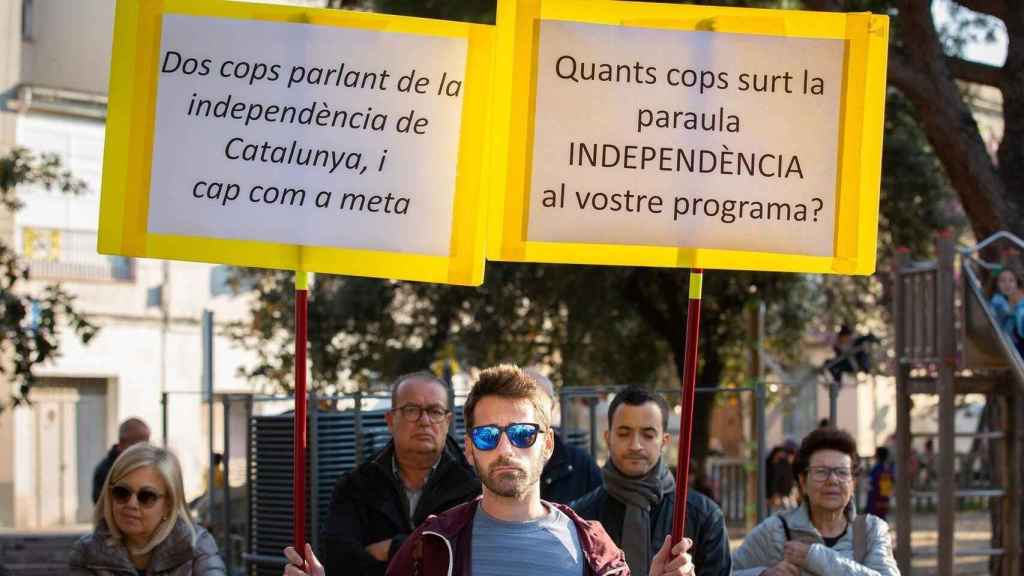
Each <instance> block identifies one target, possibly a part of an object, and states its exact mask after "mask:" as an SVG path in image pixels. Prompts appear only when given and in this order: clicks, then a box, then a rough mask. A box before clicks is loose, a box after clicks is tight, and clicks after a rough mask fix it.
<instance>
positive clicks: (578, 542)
mask: <svg viewBox="0 0 1024 576" xmlns="http://www.w3.org/2000/svg"><path fill="white" fill-rule="evenodd" d="M464 413H465V417H466V428H467V429H468V430H469V433H468V434H467V436H466V456H467V458H468V459H469V461H470V462H471V463H472V464H473V466H474V467H475V468H476V471H477V475H479V476H480V480H481V482H482V483H483V496H482V497H481V498H478V499H476V500H475V501H473V502H469V503H466V504H462V505H460V506H456V507H455V508H453V509H451V510H449V511H447V512H445V513H443V514H440V515H438V516H433V517H431V518H428V519H427V521H426V522H425V523H424V524H423V525H422V526H420V528H418V529H417V530H416V532H415V533H414V534H413V535H412V536H410V537H409V538H408V539H407V540H406V541H405V543H404V544H403V545H402V548H401V549H400V550H399V551H398V553H397V554H396V555H395V557H394V558H393V559H392V561H391V564H390V565H389V566H388V574H389V575H394V576H405V575H409V574H417V575H421V576H446V575H450V576H465V575H469V574H472V575H473V576H498V575H502V576H508V575H520V574H523V575H526V574H544V575H546V576H612V575H615V576H626V575H629V574H631V572H630V569H629V566H628V565H627V564H626V562H625V559H624V557H623V553H622V551H621V550H620V549H619V548H618V547H617V546H615V543H614V542H612V541H611V539H610V538H609V537H608V534H607V533H605V531H604V529H603V528H602V527H601V525H600V524H599V523H596V522H586V521H584V520H583V519H582V518H580V517H579V516H577V515H576V513H575V512H573V511H572V509H570V508H569V507H567V506H564V505H561V504H555V503H551V502H545V501H543V500H541V498H540V477H541V471H542V470H543V468H544V464H545V462H547V460H548V458H550V457H551V453H552V451H553V450H554V436H553V435H552V430H551V422H550V415H551V399H550V398H549V397H548V395H547V394H546V393H545V392H544V391H543V390H542V389H541V388H540V387H538V386H537V383H536V382H535V381H534V380H533V379H532V378H530V377H529V376H528V375H527V374H526V373H524V372H523V371H522V370H521V369H519V368H518V367H516V366H510V365H502V366H497V367H494V368H488V369H487V370H484V371H483V372H482V373H481V374H480V377H479V379H478V380H477V382H476V384H475V385H474V387H473V390H472V391H471V392H470V394H469V397H468V398H467V400H466V405H465V407H464ZM689 546H690V543H689V541H687V540H684V541H683V542H680V543H679V544H677V545H676V546H675V548H674V549H672V551H671V553H670V550H669V548H670V543H669V541H668V539H666V540H665V543H664V545H662V547H661V550H660V551H659V552H658V554H657V555H656V556H655V557H654V559H653V561H652V562H651V566H650V571H649V573H648V574H650V575H651V576H683V575H686V574H692V573H693V564H692V563H691V562H690V556H689V554H687V553H686V552H687V549H688V548H689Z"/></svg>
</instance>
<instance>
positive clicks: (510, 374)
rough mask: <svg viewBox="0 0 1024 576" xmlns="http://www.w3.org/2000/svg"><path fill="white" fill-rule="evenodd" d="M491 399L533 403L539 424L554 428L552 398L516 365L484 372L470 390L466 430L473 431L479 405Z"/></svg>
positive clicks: (546, 427)
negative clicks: (486, 399) (482, 401)
mask: <svg viewBox="0 0 1024 576" xmlns="http://www.w3.org/2000/svg"><path fill="white" fill-rule="evenodd" d="M487 396H498V397H500V398H507V399H509V400H529V401H530V403H531V404H533V411H534V412H536V414H537V420H538V424H540V425H541V428H543V429H545V430H547V429H549V428H551V398H550V397H549V396H548V395H547V392H545V391H544V389H543V388H541V387H540V386H538V385H537V382H535V381H534V379H533V378H531V377H530V376H529V375H527V374H526V372H524V371H523V370H522V369H521V368H519V367H518V366H516V365H514V364H500V365H498V366H494V367H492V368H488V369H486V370H484V371H483V372H481V373H480V376H479V377H478V378H477V380H476V384H474V385H473V389H472V390H470V391H469V396H468V397H467V398H466V405H465V406H463V408H462V409H463V415H464V416H465V419H466V429H467V430H471V429H472V428H473V426H474V423H475V420H474V418H473V410H474V409H475V408H476V405H477V402H479V401H480V400H481V399H482V398H486V397H487Z"/></svg>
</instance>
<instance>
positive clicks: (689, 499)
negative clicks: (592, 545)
mask: <svg viewBox="0 0 1024 576" xmlns="http://www.w3.org/2000/svg"><path fill="white" fill-rule="evenodd" d="M675 502H676V495H675V493H674V492H672V493H669V494H667V495H666V496H665V497H664V498H662V500H661V502H659V503H658V505H657V506H655V507H654V509H653V510H651V552H654V553H656V552H657V551H658V550H659V549H661V545H662V544H663V543H664V542H665V535H666V534H671V533H672V512H673V507H674V506H675ZM572 508H573V509H574V510H576V513H577V514H579V515H580V516H582V517H584V518H586V519H587V520H598V521H600V522H601V524H602V525H604V529H605V530H607V531H608V534H609V535H610V536H611V537H612V540H614V541H615V543H616V544H618V543H619V542H622V521H623V518H625V516H626V506H625V505H624V504H623V503H622V502H620V501H618V500H616V499H615V498H610V497H609V495H608V492H607V490H605V489H604V487H601V488H598V489H597V490H594V491H593V492H591V493H590V494H587V495H586V496H584V497H583V498H581V499H579V500H577V501H576V502H573V503H572ZM683 535H684V536H686V537H687V538H689V539H690V540H693V549H692V550H690V554H691V555H692V556H693V565H694V567H695V568H696V569H697V576H726V575H728V574H731V573H732V560H731V559H730V556H729V535H728V533H727V532H726V530H725V517H724V516H723V515H722V511H721V510H720V509H719V508H718V505H717V504H715V502H714V501H713V500H711V499H710V498H708V497H707V496H704V495H703V494H701V493H700V492H697V491H695V490H689V491H688V492H687V495H686V526H684V527H683Z"/></svg>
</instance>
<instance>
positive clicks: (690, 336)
mask: <svg viewBox="0 0 1024 576" xmlns="http://www.w3.org/2000/svg"><path fill="white" fill-rule="evenodd" d="M703 283H704V271H703V270H702V269H700V268H694V269H693V270H690V302H689V305H688V307H687V311H686V342H685V343H684V347H685V354H684V356H683V382H682V388H683V389H682V399H683V413H682V417H681V418H680V420H679V452H678V458H677V460H676V505H675V509H674V511H673V514H672V545H673V546H674V545H675V544H676V543H677V542H679V541H680V540H682V539H683V529H684V527H685V526H686V495H687V493H688V490H689V480H690V454H691V452H692V450H691V448H692V439H693V438H692V437H693V403H694V395H695V393H696V389H697V344H698V340H699V338H700V298H701V288H702V286H703Z"/></svg>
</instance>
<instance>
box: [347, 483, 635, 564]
mask: <svg viewBox="0 0 1024 576" xmlns="http://www.w3.org/2000/svg"><path fill="white" fill-rule="evenodd" d="M481 499H482V498H477V499H476V500H474V501H473V502H468V503H466V504H463V505H461V506H459V507H457V508H453V509H451V510H449V511H447V512H445V513H443V514H441V515H439V516H431V517H430V518H428V519H427V521H426V522H424V523H423V525H421V526H420V527H419V528H417V529H416V532H415V533H413V535H412V536H411V537H409V538H408V539H407V540H406V541H405V543H404V544H403V545H402V548H401V549H400V550H399V551H398V553H397V554H395V557H394V558H392V559H391V564H390V565H389V566H388V572H387V574H388V576H467V575H468V574H469V573H470V570H471V569H472V566H473V563H472V560H471V558H470V551H471V550H472V544H471V543H472V537H473V517H474V515H475V514H476V509H477V506H478V505H479V504H480V500H481ZM552 506H557V507H558V509H559V510H561V511H562V512H564V513H565V515H567V516H568V517H569V518H570V519H571V520H572V521H573V524H575V525H576V531H577V533H578V535H579V539H580V547H581V548H582V549H583V555H584V556H585V557H586V561H587V569H586V571H585V572H584V576H613V575H614V576H629V574H630V572H629V566H627V565H626V559H625V556H624V555H623V553H622V550H619V547H618V546H616V545H615V543H614V542H612V540H611V538H609V537H608V534H607V533H606V532H605V531H604V528H602V527H601V525H600V524H598V523H597V522H587V521H585V520H583V519H582V518H580V517H579V516H578V515H577V514H576V513H575V512H573V511H572V509H571V508H569V507H568V506H565V505H562V504H558V503H552ZM523 552H527V551H524V550H509V553H510V554H515V553H523ZM327 574H330V571H328V572H327Z"/></svg>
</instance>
